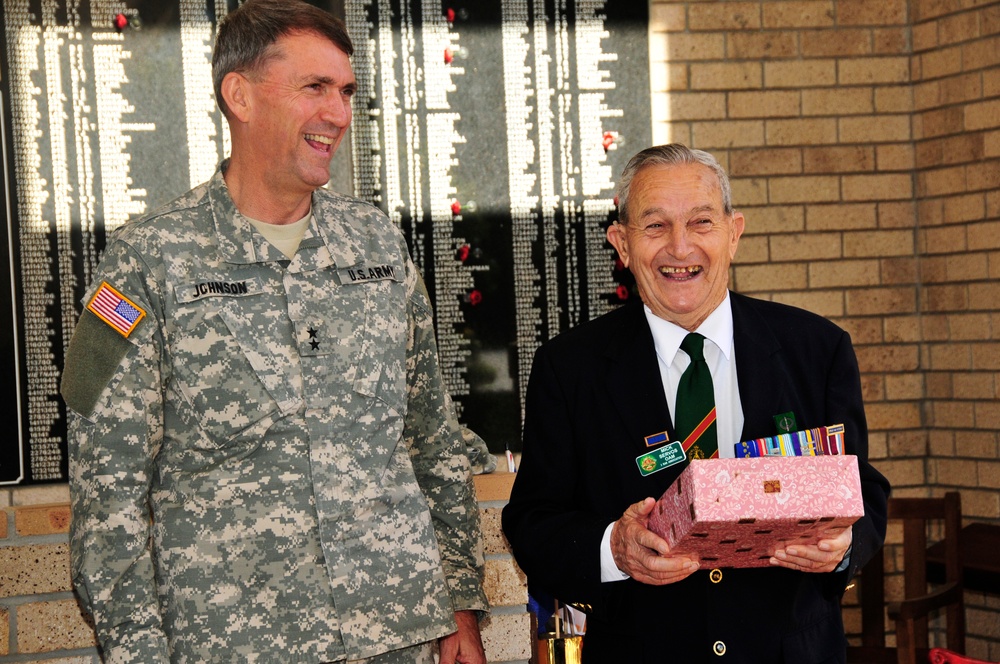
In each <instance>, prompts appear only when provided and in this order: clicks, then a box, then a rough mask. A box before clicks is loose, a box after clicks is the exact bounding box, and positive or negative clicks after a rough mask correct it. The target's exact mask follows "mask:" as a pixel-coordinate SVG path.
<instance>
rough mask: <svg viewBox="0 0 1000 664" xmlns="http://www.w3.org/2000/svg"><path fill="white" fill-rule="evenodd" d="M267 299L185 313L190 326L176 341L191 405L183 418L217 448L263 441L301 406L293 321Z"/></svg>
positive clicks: (177, 371) (177, 368) (195, 307)
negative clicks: (260, 438)
mask: <svg viewBox="0 0 1000 664" xmlns="http://www.w3.org/2000/svg"><path fill="white" fill-rule="evenodd" d="M265 299H267V298H266V296H263V295H258V296H254V300H255V301H254V302H250V301H249V299H246V298H216V299H213V300H210V301H202V302H195V303H191V304H190V305H187V306H186V307H181V311H180V312H179V318H180V319H182V320H186V324H185V325H183V326H181V328H180V329H181V330H183V333H178V334H176V335H175V337H174V338H173V339H172V340H171V349H172V354H173V365H174V377H175V381H176V387H177V389H178V390H179V391H180V393H181V394H182V395H183V397H184V399H185V401H186V402H187V403H188V404H189V406H190V408H189V409H185V411H182V413H181V415H182V416H184V415H185V412H186V414H187V418H189V419H191V420H193V422H192V424H195V425H197V426H198V427H199V428H200V429H201V430H202V431H203V432H204V433H205V434H206V435H207V437H208V438H209V439H210V440H211V442H212V444H214V445H216V446H220V447H221V446H225V445H228V444H232V443H234V442H237V441H238V440H240V439H243V438H252V437H255V436H258V435H259V434H260V433H262V432H263V431H266V430H267V428H268V427H269V426H270V425H271V424H272V423H273V422H274V421H276V420H277V419H279V418H280V417H282V416H283V415H285V414H287V413H289V412H294V411H295V410H297V409H298V408H299V406H300V404H301V398H300V397H299V396H298V395H299V394H300V393H301V389H300V386H299V388H297V387H296V386H297V385H298V384H299V383H300V382H301V381H300V378H299V367H298V363H297V358H296V357H295V354H294V353H292V352H291V346H292V340H291V331H290V329H289V325H288V321H287V319H284V320H282V317H281V315H280V311H281V308H279V307H273V306H272V307H267V306H266V305H265V303H264V302H263V300H265ZM185 309H188V310H187V311H185Z"/></svg>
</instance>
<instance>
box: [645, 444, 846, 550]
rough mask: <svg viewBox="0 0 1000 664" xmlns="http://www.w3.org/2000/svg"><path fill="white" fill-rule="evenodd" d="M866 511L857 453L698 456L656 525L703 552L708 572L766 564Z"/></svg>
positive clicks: (661, 505) (660, 505) (662, 503)
mask: <svg viewBox="0 0 1000 664" xmlns="http://www.w3.org/2000/svg"><path fill="white" fill-rule="evenodd" d="M863 515H864V503H863V502H862V498H861V480H860V478H859V476H858V460H857V457H855V456H852V455H843V456H841V455H836V456H818V457H758V458H751V459H696V460H694V461H692V462H691V464H690V465H688V467H687V468H685V469H684V472H682V473H681V475H680V477H678V478H677V480H676V481H675V482H674V484H673V485H672V486H671V487H670V488H669V489H667V490H666V491H665V492H664V494H663V496H662V497H661V498H660V499H659V500H658V501H657V503H656V507H655V508H654V509H653V513H652V515H651V516H650V520H649V529H650V530H652V531H653V532H655V533H657V534H658V535H660V537H663V538H664V539H665V540H667V542H668V543H669V544H670V547H671V550H673V551H677V552H685V553H695V554H697V555H698V556H699V558H700V559H701V567H702V569H712V568H715V567H765V566H767V565H769V562H768V561H769V559H770V557H771V556H772V555H773V554H774V552H775V551H776V550H777V549H779V548H784V547H786V546H789V545H790V544H792V543H799V544H813V543H815V542H816V541H818V540H819V535H820V534H821V533H824V532H827V531H840V530H843V529H844V528H847V527H850V525H851V524H852V523H854V522H855V521H857V520H858V519H859V518H860V517H862V516H863ZM831 536H832V535H831Z"/></svg>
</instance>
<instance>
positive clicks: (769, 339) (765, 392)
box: [730, 292, 788, 440]
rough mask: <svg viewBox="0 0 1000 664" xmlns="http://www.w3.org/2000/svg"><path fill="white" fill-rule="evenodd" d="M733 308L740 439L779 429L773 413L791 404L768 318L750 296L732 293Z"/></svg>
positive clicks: (777, 344) (767, 434)
mask: <svg viewBox="0 0 1000 664" xmlns="http://www.w3.org/2000/svg"><path fill="white" fill-rule="evenodd" d="M730 302H731V303H732V307H733V341H734V344H735V347H736V380H737V382H738V384H739V388H740V403H741V405H742V407H743V433H742V435H741V436H740V440H749V439H751V438H759V437H761V436H773V435H775V434H776V433H777V432H778V431H777V427H776V426H775V424H774V419H773V417H774V415H777V414H779V410H778V409H779V404H781V403H788V400H787V399H786V398H784V397H785V391H786V390H787V389H788V387H787V385H788V381H787V380H785V377H784V374H783V372H782V371H781V368H780V367H781V365H782V363H781V359H780V355H781V345H780V344H779V343H778V340H777V339H775V337H774V335H773V334H772V333H771V328H770V327H769V326H768V324H767V321H766V320H764V318H762V317H761V316H760V314H759V313H758V312H757V311H756V310H755V309H753V308H752V307H751V306H750V305H749V303H748V302H747V299H746V298H744V297H743V296H742V295H739V294H738V293H733V292H730Z"/></svg>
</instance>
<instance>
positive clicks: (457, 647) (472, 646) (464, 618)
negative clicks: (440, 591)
mask: <svg viewBox="0 0 1000 664" xmlns="http://www.w3.org/2000/svg"><path fill="white" fill-rule="evenodd" d="M455 622H456V623H458V631H455V632H452V633H451V634H449V635H447V636H443V637H441V638H440V639H438V646H439V647H440V649H441V660H440V664H486V650H485V649H484V648H483V639H482V636H481V635H480V634H479V618H478V617H477V616H476V612H475V611H456V612H455Z"/></svg>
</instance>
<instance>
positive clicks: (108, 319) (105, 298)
mask: <svg viewBox="0 0 1000 664" xmlns="http://www.w3.org/2000/svg"><path fill="white" fill-rule="evenodd" d="M87 309H89V310H90V311H92V312H94V313H95V314H96V315H97V317H98V318H100V319H101V320H103V321H104V322H105V323H107V324H108V325H110V326H111V327H113V328H114V329H115V330H116V331H117V332H118V333H119V334H121V335H122V336H123V337H126V338H128V335H130V334H132V330H134V329H135V327H136V325H138V324H139V321H141V320H142V319H143V317H144V316H145V315H146V312H145V311H143V310H142V308H141V307H139V306H137V305H136V304H135V302H132V301H131V300H130V299H128V298H127V297H125V296H124V295H122V294H121V293H119V292H118V291H116V290H115V289H114V288H112V287H111V286H109V285H108V283H107V282H106V281H105V282H102V283H101V287H100V288H98V289H97V292H96V293H94V297H92V298H91V299H90V304H88V305H87Z"/></svg>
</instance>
